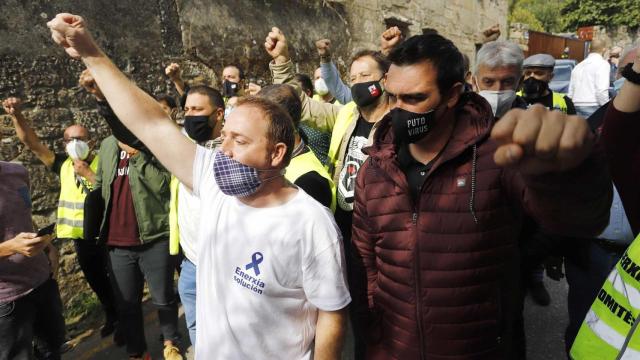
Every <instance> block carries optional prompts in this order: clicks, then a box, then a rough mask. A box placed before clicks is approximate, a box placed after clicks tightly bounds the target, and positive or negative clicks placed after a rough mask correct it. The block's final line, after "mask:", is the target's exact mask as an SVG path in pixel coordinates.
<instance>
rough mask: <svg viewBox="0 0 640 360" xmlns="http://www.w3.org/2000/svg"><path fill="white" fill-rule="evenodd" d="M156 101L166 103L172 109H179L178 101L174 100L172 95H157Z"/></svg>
mask: <svg viewBox="0 0 640 360" xmlns="http://www.w3.org/2000/svg"><path fill="white" fill-rule="evenodd" d="M156 101H157V102H164V103H165V104H167V105H168V106H169V107H170V108H172V109H175V108H177V107H178V103H177V102H176V99H174V98H173V96H170V95H165V94H162V95H156Z"/></svg>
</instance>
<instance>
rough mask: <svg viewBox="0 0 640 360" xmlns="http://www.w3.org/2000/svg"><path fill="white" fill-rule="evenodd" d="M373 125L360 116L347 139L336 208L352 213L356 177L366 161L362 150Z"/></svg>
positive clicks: (339, 178) (339, 176)
mask: <svg viewBox="0 0 640 360" xmlns="http://www.w3.org/2000/svg"><path fill="white" fill-rule="evenodd" d="M373 125H374V123H372V122H368V121H366V120H365V119H364V118H363V117H362V116H360V117H359V118H358V120H357V123H356V127H355V129H354V131H353V134H351V138H349V143H348V145H347V146H348V147H347V151H346V152H345V157H344V162H343V164H342V169H341V170H340V174H339V175H338V183H337V184H336V186H337V188H338V189H337V194H336V195H337V201H338V207H340V208H342V209H343V210H345V211H348V212H351V211H353V200H354V191H355V188H356V176H357V175H358V171H359V170H360V167H361V166H362V164H363V163H364V160H365V159H366V155H365V154H364V153H363V152H362V148H364V147H365V146H366V145H367V142H368V139H369V134H371V130H373Z"/></svg>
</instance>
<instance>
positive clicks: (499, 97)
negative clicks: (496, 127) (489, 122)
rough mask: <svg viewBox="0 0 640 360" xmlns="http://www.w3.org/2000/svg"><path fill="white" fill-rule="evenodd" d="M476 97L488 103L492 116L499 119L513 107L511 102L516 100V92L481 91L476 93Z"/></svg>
mask: <svg viewBox="0 0 640 360" xmlns="http://www.w3.org/2000/svg"><path fill="white" fill-rule="evenodd" d="M478 95H480V96H482V97H483V98H485V100H487V101H488V102H489V105H491V110H492V111H493V116H495V117H496V118H501V117H502V115H504V114H505V113H506V112H507V111H509V110H510V109H511V106H512V105H513V101H514V100H515V99H516V92H515V91H514V90H502V91H491V90H482V91H480V92H478Z"/></svg>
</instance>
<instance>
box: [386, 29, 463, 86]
mask: <svg viewBox="0 0 640 360" xmlns="http://www.w3.org/2000/svg"><path fill="white" fill-rule="evenodd" d="M389 60H391V63H392V64H394V65H399V66H402V65H414V64H418V63H421V62H423V61H428V62H430V63H431V64H432V65H433V66H434V67H435V68H436V71H437V72H438V77H437V83H438V90H440V93H441V94H444V93H445V92H447V91H449V89H451V87H452V86H453V84H455V83H457V82H460V83H464V76H465V72H464V59H463V58H462V53H460V51H459V50H458V48H457V47H456V46H455V45H454V44H453V43H452V42H451V41H450V40H448V39H447V38H445V37H443V36H441V35H438V34H429V35H415V36H412V37H410V38H409V39H407V40H406V41H404V42H402V43H400V44H399V45H398V46H396V47H395V48H394V49H393V50H392V51H391V53H390V54H389Z"/></svg>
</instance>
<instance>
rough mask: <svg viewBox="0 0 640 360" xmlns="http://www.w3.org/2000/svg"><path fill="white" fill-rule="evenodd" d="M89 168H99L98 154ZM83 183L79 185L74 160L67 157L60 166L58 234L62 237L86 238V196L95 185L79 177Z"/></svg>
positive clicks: (92, 169) (94, 170)
mask: <svg viewBox="0 0 640 360" xmlns="http://www.w3.org/2000/svg"><path fill="white" fill-rule="evenodd" d="M89 168H90V169H91V171H93V172H94V173H95V172H96V170H97V169H98V156H97V155H96V156H95V157H94V158H93V161H91V164H90V165H89ZM79 180H80V181H82V184H80V185H78V183H77V180H76V173H75V171H74V170H73V160H71V158H67V160H65V161H64V163H62V167H61V168H60V198H59V200H58V220H57V222H56V223H57V225H56V235H57V236H58V238H61V239H82V238H84V231H83V225H84V224H83V220H84V198H85V197H86V196H87V191H86V190H85V187H87V189H88V190H92V189H93V185H91V183H90V182H89V181H88V180H87V179H85V178H83V177H80V178H79Z"/></svg>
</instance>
